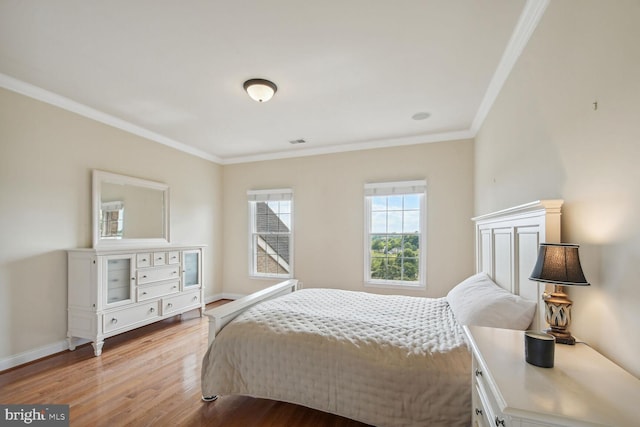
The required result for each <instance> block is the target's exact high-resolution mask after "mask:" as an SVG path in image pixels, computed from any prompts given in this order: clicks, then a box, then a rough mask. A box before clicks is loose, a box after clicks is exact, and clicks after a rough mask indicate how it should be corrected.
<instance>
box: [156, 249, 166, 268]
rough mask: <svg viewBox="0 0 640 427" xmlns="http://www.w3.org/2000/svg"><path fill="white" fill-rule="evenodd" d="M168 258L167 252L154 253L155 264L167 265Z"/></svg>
mask: <svg viewBox="0 0 640 427" xmlns="http://www.w3.org/2000/svg"><path fill="white" fill-rule="evenodd" d="M166 260H167V253H166V252H154V253H153V265H165V264H166Z"/></svg>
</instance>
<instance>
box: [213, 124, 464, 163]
mask: <svg viewBox="0 0 640 427" xmlns="http://www.w3.org/2000/svg"><path fill="white" fill-rule="evenodd" d="M473 137H474V135H473V134H472V133H471V131H468V130H462V131H454V132H446V133H436V134H424V135H415V136H411V137H405V138H388V139H380V140H375V141H364V142H354V143H351V144H340V145H328V146H325V147H316V148H303V149H298V150H293V151H276V152H272V153H265V154H256V155H250V156H238V157H228V158H225V159H223V161H222V164H223V165H230V164H236V163H251V162H261V161H265V160H278V159H290V158H294V157H308V156H319V155H322V154H335V153H345V152H348V151H361V150H371V149H376V148H389V147H399V146H404V145H419V144H428V143H433V142H445V141H456V140H461V139H472V138H473Z"/></svg>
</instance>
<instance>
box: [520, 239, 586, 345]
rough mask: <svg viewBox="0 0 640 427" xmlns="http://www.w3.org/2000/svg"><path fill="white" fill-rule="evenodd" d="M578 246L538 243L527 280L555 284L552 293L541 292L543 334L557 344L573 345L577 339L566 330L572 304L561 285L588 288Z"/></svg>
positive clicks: (569, 321) (569, 320)
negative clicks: (544, 327)
mask: <svg viewBox="0 0 640 427" xmlns="http://www.w3.org/2000/svg"><path fill="white" fill-rule="evenodd" d="M578 247H579V246H578V245H575V244H571V243H541V244H540V249H539V251H538V259H537V261H536V265H535V267H534V268H533V271H532V272H531V276H530V277H529V280H533V281H536V282H542V283H551V284H553V285H554V288H553V292H551V293H548V292H546V291H545V292H544V294H543V295H542V299H543V300H544V303H545V320H546V321H547V323H548V324H549V326H550V328H549V329H547V330H546V331H545V332H547V333H548V334H551V335H553V336H554V337H556V342H557V343H560V344H569V345H573V344H575V343H576V339H575V338H574V337H573V336H572V335H571V332H570V331H569V324H570V323H571V305H572V303H573V302H572V301H571V300H570V299H569V297H568V296H567V294H565V293H564V291H563V289H562V287H563V286H589V283H588V282H587V279H585V277H584V273H583V272H582V267H581V266H580V257H579V255H578Z"/></svg>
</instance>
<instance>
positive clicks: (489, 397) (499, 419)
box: [472, 357, 511, 427]
mask: <svg viewBox="0 0 640 427" xmlns="http://www.w3.org/2000/svg"><path fill="white" fill-rule="evenodd" d="M472 369H473V377H474V385H473V390H472V393H473V396H472V402H473V404H474V408H472V411H473V414H472V415H473V417H474V420H482V421H483V422H484V424H482V423H479V424H478V425H489V426H496V427H509V426H510V425H511V422H510V420H509V419H508V418H507V417H505V416H504V414H503V413H502V411H500V408H499V407H498V403H497V402H496V400H495V396H494V395H493V393H492V392H491V389H490V388H489V384H488V382H487V379H486V377H485V375H487V373H486V372H485V371H484V370H483V368H482V366H481V365H480V363H479V362H478V360H477V359H476V358H475V357H474V358H473V361H472ZM476 406H478V408H476ZM476 409H478V411H479V412H481V413H478V411H476Z"/></svg>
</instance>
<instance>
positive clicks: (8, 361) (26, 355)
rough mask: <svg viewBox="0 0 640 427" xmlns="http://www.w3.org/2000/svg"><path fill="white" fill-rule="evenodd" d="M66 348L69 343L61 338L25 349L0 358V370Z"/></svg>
mask: <svg viewBox="0 0 640 427" xmlns="http://www.w3.org/2000/svg"><path fill="white" fill-rule="evenodd" d="M87 342H88V341H87ZM68 349H69V343H68V342H67V340H62V341H58V342H56V343H52V344H49V345H45V346H42V347H38V348H34V349H33V350H27V351H24V352H22V353H18V354H14V355H12V356H9V357H5V358H2V359H0V371H4V370H6V369H11V368H15V367H16V366H20V365H24V364H25V363H29V362H33V361H34V360H38V359H42V358H43V357H47V356H51V355H52V354H56V353H60V352H61V351H65V350H68Z"/></svg>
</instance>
